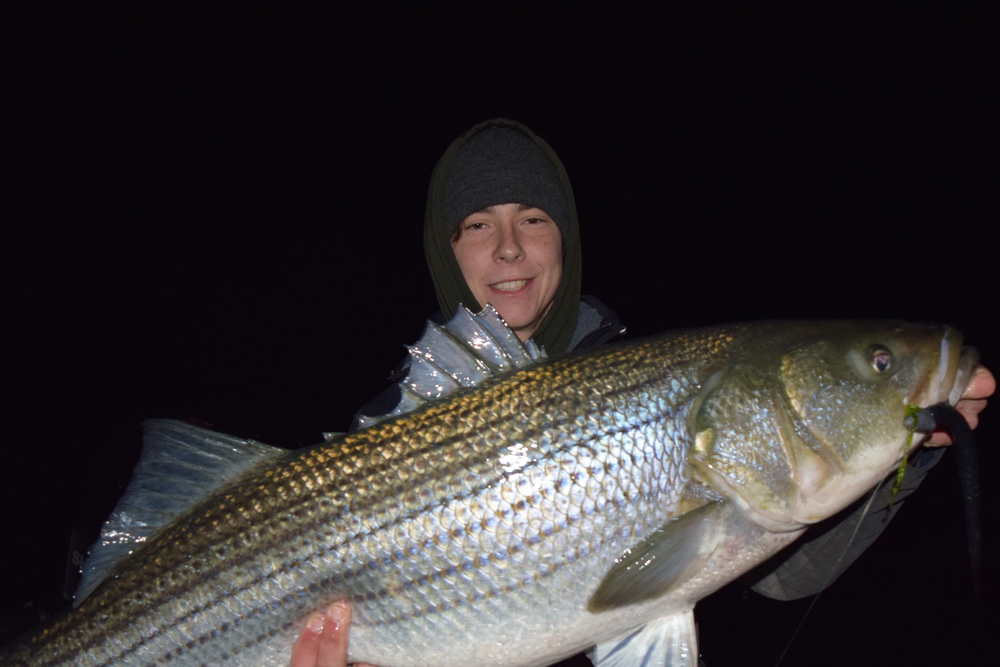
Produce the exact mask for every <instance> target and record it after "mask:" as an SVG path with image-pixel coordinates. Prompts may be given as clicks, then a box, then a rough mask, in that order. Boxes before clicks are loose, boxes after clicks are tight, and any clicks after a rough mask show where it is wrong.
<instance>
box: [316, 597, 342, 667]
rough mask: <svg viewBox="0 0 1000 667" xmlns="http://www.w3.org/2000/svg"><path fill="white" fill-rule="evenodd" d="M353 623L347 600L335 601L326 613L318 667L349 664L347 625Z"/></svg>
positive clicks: (340, 666) (334, 666) (335, 666)
mask: <svg viewBox="0 0 1000 667" xmlns="http://www.w3.org/2000/svg"><path fill="white" fill-rule="evenodd" d="M350 623H351V607H350V606H349V605H348V604H347V603H346V602H334V603H333V604H332V605H330V610H329V611H328V612H327V613H326V623H324V625H323V638H322V639H321V640H320V642H319V657H318V659H317V661H316V667H345V666H346V665H347V627H348V625H350Z"/></svg>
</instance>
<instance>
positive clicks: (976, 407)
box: [924, 366, 997, 447]
mask: <svg viewBox="0 0 1000 667" xmlns="http://www.w3.org/2000/svg"><path fill="white" fill-rule="evenodd" d="M996 389H997V381H996V379H995V378H994V377H993V373H991V372H990V370H989V369H988V368H986V367H985V366H980V367H979V368H977V369H976V370H975V372H974V373H973V374H972V377H971V378H969V384H968V385H966V387H965V391H964V392H962V398H961V399H960V400H959V401H958V403H956V404H955V409H956V410H958V412H959V414H961V415H962V416H963V417H965V421H967V422H968V423H969V428H976V427H977V426H979V413H980V412H982V411H983V409H984V408H986V399H987V398H989V397H990V396H992V395H993V392H995V391H996ZM951 443H952V440H951V436H950V435H948V434H947V433H945V432H943V431H935V432H934V433H932V434H931V437H930V438H929V439H928V440H927V442H925V443H924V446H925V447H945V446H947V445H950V444H951Z"/></svg>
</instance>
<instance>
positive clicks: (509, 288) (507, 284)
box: [490, 279, 529, 292]
mask: <svg viewBox="0 0 1000 667" xmlns="http://www.w3.org/2000/svg"><path fill="white" fill-rule="evenodd" d="M528 282H529V280H528V279H524V280H506V281H504V282H502V283H493V284H492V285H490V287H492V288H493V289H495V290H499V291H501V292H516V291H517V290H519V289H523V288H524V286H525V285H527V284H528Z"/></svg>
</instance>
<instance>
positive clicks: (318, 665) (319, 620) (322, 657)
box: [291, 602, 374, 667]
mask: <svg viewBox="0 0 1000 667" xmlns="http://www.w3.org/2000/svg"><path fill="white" fill-rule="evenodd" d="M350 624H351V606H350V605H349V604H347V603H346V602H334V603H333V604H332V605H330V609H329V610H327V612H326V613H325V614H316V615H314V616H312V617H310V619H309V620H308V621H307V622H306V627H304V628H303V629H302V633H301V634H299V638H298V640H297V641H296V642H295V646H293V647H292V664H291V667H346V665H347V630H348V626H350ZM356 666H357V667H374V665H369V664H367V663H360V662H359V663H356Z"/></svg>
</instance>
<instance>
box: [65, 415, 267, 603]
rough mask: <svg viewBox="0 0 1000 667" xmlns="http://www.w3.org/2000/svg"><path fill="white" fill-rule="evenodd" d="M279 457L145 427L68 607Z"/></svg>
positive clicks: (160, 424)
mask: <svg viewBox="0 0 1000 667" xmlns="http://www.w3.org/2000/svg"><path fill="white" fill-rule="evenodd" d="M282 451H284V450H281V449H278V448H277V447H271V446H269V445H264V444H261V443H259V442H255V441H253V440H242V439H240V438H234V437H233V436H230V435H225V434H223V433H216V432H215V431H209V430H208V429H204V428H200V427H198V426H193V425H191V424H187V423H184V422H180V421H176V420H174V419H150V420H148V421H146V422H145V423H144V424H143V435H142V455H141V456H140V457H139V463H138V465H136V467H135V471H134V472H133V473H132V480H131V481H130V482H129V485H128V487H126V489H125V493H124V494H123V495H122V497H121V500H119V501H118V504H117V505H115V509H114V511H113V512H112V513H111V516H110V517H108V520H107V521H105V522H104V526H103V527H102V528H101V536H100V537H99V538H98V539H97V542H96V543H94V546H92V547H91V548H90V555H89V556H88V557H87V560H86V561H85V562H84V564H83V578H82V579H81V581H80V586H79V588H77V590H76V594H75V595H74V599H73V606H77V605H79V604H80V602H82V601H83V599H84V598H85V597H87V596H88V595H89V594H90V593H91V591H93V590H94V589H95V588H96V587H97V585H98V584H100V583H101V581H102V580H103V579H104V578H105V577H106V576H107V575H108V573H109V572H110V571H111V568H112V567H114V565H115V564H116V563H117V562H118V561H120V560H121V559H122V558H124V557H125V556H127V555H128V554H130V553H132V551H133V549H135V546H136V545H137V544H139V543H141V542H145V541H146V539H148V538H149V537H150V536H151V535H153V533H155V532H156V531H158V530H159V529H160V528H162V527H163V526H165V525H166V524H168V523H170V522H171V521H172V520H173V519H174V517H177V516H179V515H180V514H182V513H184V512H185V511H187V510H188V509H190V508H191V507H193V506H194V505H195V504H196V503H198V502H199V501H200V500H202V499H203V498H205V497H207V496H208V495H209V494H210V493H212V492H213V491H215V490H216V489H218V488H219V487H220V486H223V485H224V484H226V483H227V482H228V481H230V480H232V479H234V478H235V477H237V476H238V475H239V474H240V473H242V472H243V471H245V470H246V469H248V468H250V467H251V466H253V465H254V464H256V463H258V462H259V461H261V460H263V459H266V458H271V457H273V456H275V455H276V454H277V453H278V452H282Z"/></svg>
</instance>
